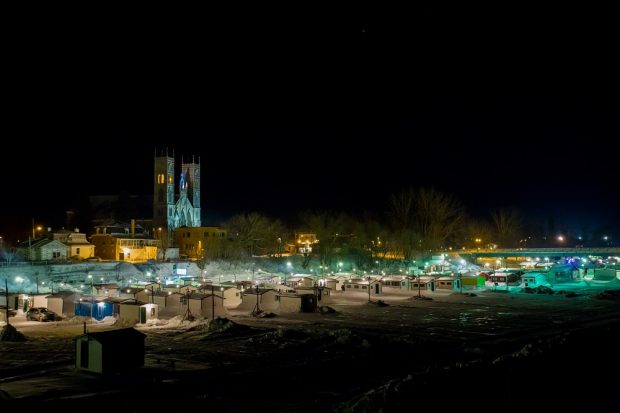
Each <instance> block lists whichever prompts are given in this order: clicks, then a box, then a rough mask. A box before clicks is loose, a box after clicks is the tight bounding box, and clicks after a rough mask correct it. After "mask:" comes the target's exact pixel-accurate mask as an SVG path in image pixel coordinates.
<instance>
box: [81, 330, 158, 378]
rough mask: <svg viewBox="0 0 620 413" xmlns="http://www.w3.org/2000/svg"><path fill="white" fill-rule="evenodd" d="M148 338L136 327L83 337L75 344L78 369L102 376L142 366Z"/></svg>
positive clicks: (84, 335)
mask: <svg viewBox="0 0 620 413" xmlns="http://www.w3.org/2000/svg"><path fill="white" fill-rule="evenodd" d="M145 338H146V336H145V335H144V334H143V333H141V332H139V331H138V330H136V329H133V328H123V329H120V330H111V331H101V332H97V333H86V334H83V335H81V336H79V337H78V338H77V339H76V341H75V367H76V368H77V369H78V370H85V371H90V372H93V373H100V374H102V373H114V372H121V371H125V370H129V369H132V368H137V367H141V366H143V365H144V339H145Z"/></svg>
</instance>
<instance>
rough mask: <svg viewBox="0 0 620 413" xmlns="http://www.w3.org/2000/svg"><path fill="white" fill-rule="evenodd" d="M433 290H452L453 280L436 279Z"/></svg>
mask: <svg viewBox="0 0 620 413" xmlns="http://www.w3.org/2000/svg"><path fill="white" fill-rule="evenodd" d="M435 288H437V289H438V290H452V289H453V288H454V278H452V277H438V278H437V279H435Z"/></svg>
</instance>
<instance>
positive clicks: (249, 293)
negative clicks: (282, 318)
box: [236, 288, 279, 311]
mask: <svg viewBox="0 0 620 413" xmlns="http://www.w3.org/2000/svg"><path fill="white" fill-rule="evenodd" d="M277 294H278V293H277V292H276V290H272V289H265V288H261V289H259V290H258V293H257V292H256V288H247V289H246V290H244V291H243V295H242V296H241V304H240V305H239V306H238V307H237V308H236V309H237V310H243V311H254V309H255V308H256V305H257V304H258V305H259V306H260V309H261V310H263V311H277V310H278V307H279V301H278V300H277V298H276V297H277Z"/></svg>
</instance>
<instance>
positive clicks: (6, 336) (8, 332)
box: [0, 324, 26, 341]
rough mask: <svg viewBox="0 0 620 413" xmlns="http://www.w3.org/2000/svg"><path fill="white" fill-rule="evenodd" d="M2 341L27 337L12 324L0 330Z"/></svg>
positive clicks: (24, 339)
mask: <svg viewBox="0 0 620 413" xmlns="http://www.w3.org/2000/svg"><path fill="white" fill-rule="evenodd" d="M0 341H26V337H24V335H23V334H22V333H20V332H19V331H17V329H16V328H15V327H13V326H12V325H10V324H7V325H5V326H4V327H2V330H0Z"/></svg>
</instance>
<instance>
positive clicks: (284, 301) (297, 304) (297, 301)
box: [277, 293, 317, 313]
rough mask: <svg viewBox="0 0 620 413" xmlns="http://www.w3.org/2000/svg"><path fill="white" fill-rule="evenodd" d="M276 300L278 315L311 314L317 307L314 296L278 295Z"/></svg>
mask: <svg viewBox="0 0 620 413" xmlns="http://www.w3.org/2000/svg"><path fill="white" fill-rule="evenodd" d="M277 300H278V301H279V302H280V305H279V306H278V312H280V313H299V312H304V313H312V312H314V311H316V307H317V297H316V296H315V295H314V294H294V293H279V294H278V295H277Z"/></svg>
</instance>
